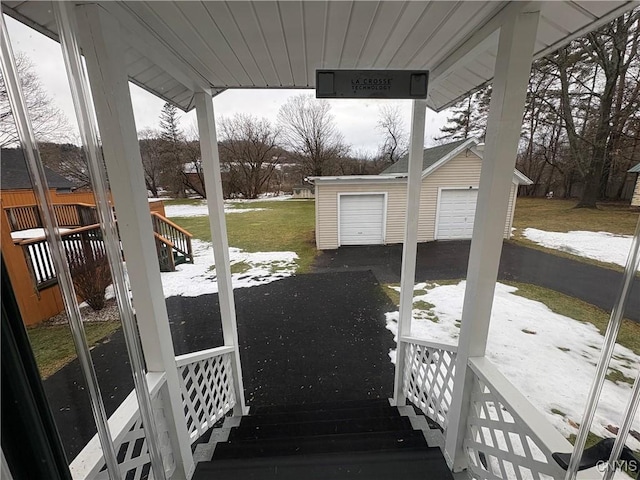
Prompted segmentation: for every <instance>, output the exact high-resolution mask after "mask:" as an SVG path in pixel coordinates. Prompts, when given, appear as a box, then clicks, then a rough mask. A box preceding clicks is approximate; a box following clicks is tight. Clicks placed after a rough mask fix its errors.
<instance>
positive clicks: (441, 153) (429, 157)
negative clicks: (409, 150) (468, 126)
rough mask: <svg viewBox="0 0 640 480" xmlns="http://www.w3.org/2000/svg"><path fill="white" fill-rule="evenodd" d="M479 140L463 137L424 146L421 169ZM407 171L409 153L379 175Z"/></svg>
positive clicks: (453, 154) (473, 144)
mask: <svg viewBox="0 0 640 480" xmlns="http://www.w3.org/2000/svg"><path fill="white" fill-rule="evenodd" d="M478 143H479V141H478V140H477V139H475V138H464V139H462V140H456V141H455V142H451V143H445V144H444V145H437V146H435V147H431V148H426V149H425V150H424V151H423V152H422V170H423V171H424V170H426V169H427V168H429V167H430V166H432V165H433V164H435V163H436V162H437V161H438V160H442V159H443V158H445V157H447V156H449V155H451V156H455V155H456V154H457V153H458V152H461V151H463V150H464V149H465V148H469V147H472V146H475V145H477V144H478ZM408 171H409V155H408V154H407V155H405V156H404V157H402V158H401V159H400V160H398V161H397V162H396V163H394V164H393V165H391V166H389V167H387V168H386V169H385V170H383V171H382V173H381V174H380V175H388V174H392V173H407V172H408Z"/></svg>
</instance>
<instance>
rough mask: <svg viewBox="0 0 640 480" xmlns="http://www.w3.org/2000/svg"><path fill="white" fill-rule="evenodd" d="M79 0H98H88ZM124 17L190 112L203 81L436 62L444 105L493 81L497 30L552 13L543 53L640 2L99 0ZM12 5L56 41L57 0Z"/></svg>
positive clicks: (144, 68)
mask: <svg viewBox="0 0 640 480" xmlns="http://www.w3.org/2000/svg"><path fill="white" fill-rule="evenodd" d="M77 3H79V4H82V3H89V2H82V1H80V2H77ZM91 3H97V4H98V5H100V6H101V8H103V9H104V10H106V11H107V12H109V13H110V14H111V15H113V16H114V17H116V18H117V19H118V20H119V21H120V23H121V29H122V31H121V32H120V36H121V38H123V39H124V41H125V42H126V44H127V49H126V52H125V61H126V64H127V68H128V71H129V77H130V79H131V81H132V82H134V83H136V84H137V85H139V86H141V87H142V88H144V89H146V90H148V91H150V92H151V93H154V94H155V95H157V96H159V97H161V98H163V99H165V100H167V101H170V102H172V103H174V104H175V105H177V106H178V107H180V108H182V109H184V110H190V109H192V108H193V107H194V100H193V95H194V92H195V91H196V90H198V89H206V90H209V91H211V92H212V93H213V94H217V93H219V92H221V91H223V90H225V89H227V88H314V81H315V74H314V73H315V70H316V69H318V68H334V69H335V68H350V69H353V68H359V69H428V70H430V72H431V75H430V94H429V106H430V107H431V108H433V109H435V110H437V111H439V110H441V109H443V108H445V107H447V106H449V105H451V104H453V103H455V102H456V101H457V100H458V99H460V98H462V97H464V96H465V95H466V94H467V93H468V92H470V91H473V90H475V89H477V88H479V87H481V86H482V85H484V84H485V83H487V82H489V81H491V79H492V78H493V71H494V63H495V57H496V53H497V45H498V30H499V28H500V25H501V24H503V23H504V22H505V21H508V20H509V19H511V18H513V16H514V15H516V14H518V13H519V12H521V11H527V9H537V8H540V9H541V16H540V22H539V26H538V34H537V39H536V43H535V56H536V57H541V56H543V55H545V54H546V53H549V52H551V51H553V50H555V49H557V48H558V47H559V46H561V45H563V44H566V43H567V42H569V41H570V40H571V39H573V38H576V37H578V36H581V35H584V34H585V33H587V32H589V31H591V30H593V29H595V28H597V27H598V26H600V25H602V24H604V23H606V22H608V21H610V20H612V19H613V18H615V17H617V16H619V15H621V14H622V13H624V12H625V11H627V10H630V9H631V8H633V7H634V6H636V5H638V2H635V1H629V0H626V1H620V0H606V1H577V0H575V1H557V2H556V1H554V2H529V1H521V2H507V1H300V0H298V1H209V2H203V1H188V2H177V1H174V2H172V1H149V2H138V1H135V2H133V1H130V2H108V1H97V2H91ZM2 8H3V10H4V11H5V12H6V13H7V14H9V15H10V16H12V17H14V18H16V19H18V20H19V21H21V22H23V23H25V24H27V25H30V26H32V27H33V28H35V29H36V30H38V31H40V32H42V33H44V34H45V35H48V36H50V37H52V38H54V39H57V27H56V24H55V21H54V18H53V9H52V8H51V4H50V2H46V1H42V2H40V1H29V2H27V1H15V0H11V1H3V3H2Z"/></svg>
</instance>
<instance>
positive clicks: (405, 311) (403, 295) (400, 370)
mask: <svg viewBox="0 0 640 480" xmlns="http://www.w3.org/2000/svg"><path fill="white" fill-rule="evenodd" d="M426 110H427V101H426V100H414V101H413V108H412V112H411V139H410V150H409V178H408V179H407V209H406V212H407V218H406V220H405V230H404V244H403V247H402V271H401V273H400V311H399V318H398V343H397V347H396V373H395V381H394V386H393V399H394V401H395V404H396V405H398V406H404V405H406V401H407V399H406V397H405V395H404V392H403V391H402V390H403V389H402V383H403V374H404V354H405V349H406V344H405V343H404V342H403V341H402V337H403V336H405V335H408V334H409V333H410V331H411V311H412V309H413V288H414V284H415V278H416V254H417V249H418V219H419V216H420V190H421V187H422V159H423V151H424V128H425V117H426Z"/></svg>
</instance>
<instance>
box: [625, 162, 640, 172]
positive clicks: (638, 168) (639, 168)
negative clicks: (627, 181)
mask: <svg viewBox="0 0 640 480" xmlns="http://www.w3.org/2000/svg"><path fill="white" fill-rule="evenodd" d="M627 172H628V173H640V163H639V164H637V165H636V166H634V167H631V168H630V169H629V170H627Z"/></svg>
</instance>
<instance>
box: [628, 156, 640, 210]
mask: <svg viewBox="0 0 640 480" xmlns="http://www.w3.org/2000/svg"><path fill="white" fill-rule="evenodd" d="M628 173H635V174H636V187H635V188H634V189H633V197H631V206H632V207H640V163H639V164H637V165H636V166H635V167H632V168H630V169H629V170H628Z"/></svg>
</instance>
